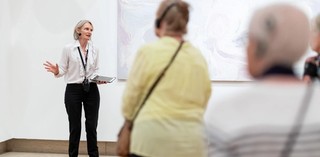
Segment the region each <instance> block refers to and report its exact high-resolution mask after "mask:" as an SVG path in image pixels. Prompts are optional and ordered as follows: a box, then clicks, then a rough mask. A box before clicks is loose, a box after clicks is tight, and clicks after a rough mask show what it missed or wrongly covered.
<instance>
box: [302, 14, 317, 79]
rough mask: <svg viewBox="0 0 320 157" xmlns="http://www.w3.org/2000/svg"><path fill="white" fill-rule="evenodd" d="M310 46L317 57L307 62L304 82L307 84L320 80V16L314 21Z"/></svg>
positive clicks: (310, 58)
mask: <svg viewBox="0 0 320 157" xmlns="http://www.w3.org/2000/svg"><path fill="white" fill-rule="evenodd" d="M310 46H311V48H312V50H313V51H315V52H316V53H317V55H315V56H312V57H309V58H308V59H307V60H306V62H305V66H304V68H305V69H304V74H303V80H304V81H305V82H307V83H310V82H312V81H315V80H319V78H320V14H319V15H318V16H316V17H315V18H314V19H313V20H312V25H311V37H310Z"/></svg>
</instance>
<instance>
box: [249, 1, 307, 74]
mask: <svg viewBox="0 0 320 157" xmlns="http://www.w3.org/2000/svg"><path fill="white" fill-rule="evenodd" d="M308 39H309V21H308V18H307V16H306V15H305V14H304V13H303V12H302V11H301V10H300V9H298V8H296V7H294V6H291V5H289V4H274V5H270V6H267V7H264V8H262V9H259V10H257V11H256V12H255V14H254V15H253V17H252V19H251V23H250V26H249V44H250V42H254V43H256V46H255V48H256V49H255V50H254V53H253V54H252V55H254V57H253V58H255V59H256V60H259V61H261V62H264V64H263V66H261V68H262V69H261V72H264V70H266V69H268V68H270V67H272V66H275V65H277V66H284V67H288V68H292V65H293V64H294V63H295V62H296V61H297V60H299V59H300V58H301V57H302V55H303V54H304V53H305V52H306V49H307V47H308ZM248 55H249V54H248ZM248 57H249V56H248ZM253 63H256V62H253ZM249 64H250V62H249ZM249 66H255V65H249ZM249 71H250V70H249Z"/></svg>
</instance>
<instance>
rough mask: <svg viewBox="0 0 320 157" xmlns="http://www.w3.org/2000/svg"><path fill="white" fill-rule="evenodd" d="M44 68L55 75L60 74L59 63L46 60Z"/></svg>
mask: <svg viewBox="0 0 320 157" xmlns="http://www.w3.org/2000/svg"><path fill="white" fill-rule="evenodd" d="M43 65H44V68H45V69H46V70H47V71H48V72H52V73H53V74H54V75H58V74H59V66H58V64H55V65H54V64H52V63H50V62H49V61H46V62H45V63H43Z"/></svg>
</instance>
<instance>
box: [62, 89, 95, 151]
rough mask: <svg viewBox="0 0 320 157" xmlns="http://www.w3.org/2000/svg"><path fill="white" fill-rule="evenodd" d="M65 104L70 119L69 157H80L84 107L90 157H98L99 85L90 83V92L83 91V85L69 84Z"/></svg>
mask: <svg viewBox="0 0 320 157" xmlns="http://www.w3.org/2000/svg"><path fill="white" fill-rule="evenodd" d="M64 102H65V106H66V110H67V113H68V119H69V133H70V135H69V156H70V157H77V156H78V152H79V142H80V136H81V113H82V106H83V108H84V114H85V119H86V121H85V125H86V133H87V150H88V154H89V156H90V157H98V156H99V151H98V146H97V126H98V114H99V106H100V94H99V89H98V86H97V84H95V83H90V91H89V92H85V91H84V90H83V87H82V84H67V87H66V92H65V98H64Z"/></svg>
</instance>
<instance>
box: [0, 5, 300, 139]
mask: <svg viewBox="0 0 320 157" xmlns="http://www.w3.org/2000/svg"><path fill="white" fill-rule="evenodd" d="M194 9H196V8H194ZM81 19H89V20H91V21H92V23H93V25H94V32H93V37H92V41H93V42H94V44H95V45H96V46H97V47H98V48H99V50H100V67H101V69H100V73H101V74H102V75H107V76H117V0H90V1H82V0H67V1H65V0H1V1H0V34H1V36H2V37H3V38H2V40H1V42H0V67H1V68H0V69H1V72H0V74H1V77H0V89H1V90H0V100H1V103H0V142H1V141H5V140H7V139H10V138H24V139H53V140H55V139H57V140H67V139H68V119H67V114H66V111H65V106H64V102H63V99H64V90H65V82H64V79H63V78H59V79H57V78H54V76H53V75H52V74H51V73H48V72H46V70H45V69H44V67H43V65H42V64H43V63H44V62H45V61H46V60H49V61H52V62H58V61H59V59H60V56H61V52H62V48H63V47H64V45H65V44H67V43H70V42H72V41H73V38H72V33H73V28H74V26H75V24H76V23H77V22H78V21H79V20H81ZM300 67H301V66H300ZM250 85H251V82H246V81H245V82H243V81H215V82H213V83H212V86H213V92H212V94H213V95H212V97H211V100H210V102H209V107H212V106H213V105H214V102H215V101H218V100H220V99H223V98H227V97H228V96H230V95H232V94H233V93H236V92H239V91H241V90H244V89H246V88H248V87H250ZM99 88H100V95H101V104H100V115H99V126H98V140H99V141H114V140H115V139H116V135H117V132H118V129H119V127H120V126H121V124H122V121H123V119H122V116H121V112H120V110H121V97H122V93H123V90H124V88H125V81H123V80H116V81H115V82H114V83H112V84H107V85H101V86H99ZM83 120H84V119H83ZM83 124H84V123H83ZM81 138H82V140H85V131H84V129H83V131H82V136H81Z"/></svg>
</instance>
